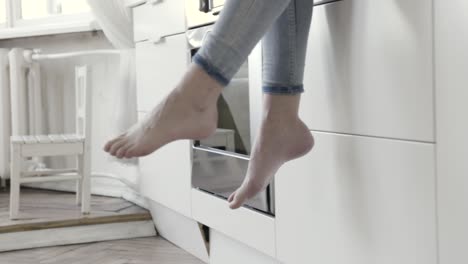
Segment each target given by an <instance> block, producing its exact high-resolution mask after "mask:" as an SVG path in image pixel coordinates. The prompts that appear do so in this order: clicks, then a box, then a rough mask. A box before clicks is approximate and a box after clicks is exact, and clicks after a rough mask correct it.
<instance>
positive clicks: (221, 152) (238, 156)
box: [193, 146, 250, 161]
mask: <svg viewBox="0 0 468 264" xmlns="http://www.w3.org/2000/svg"><path fill="white" fill-rule="evenodd" d="M193 149H196V150H203V151H206V152H209V153H213V154H219V155H223V156H227V157H231V158H236V159H242V160H247V161H250V157H249V156H247V155H242V154H239V153H235V152H229V151H224V150H221V149H215V148H210V147H204V146H193Z"/></svg>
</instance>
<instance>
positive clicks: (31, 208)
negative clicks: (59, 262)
mask: <svg viewBox="0 0 468 264" xmlns="http://www.w3.org/2000/svg"><path fill="white" fill-rule="evenodd" d="M9 201H10V196H9V192H8V191H6V190H5V189H2V190H0V234H2V233H7V232H18V231H28V230H39V229H46V228H54V227H69V226H79V225H90V224H104V223H118V222H130V221H140V220H151V214H150V213H149V212H148V211H147V210H145V209H144V208H141V207H139V206H137V205H135V204H133V203H130V202H128V201H126V200H124V199H121V198H112V197H106V196H96V195H93V196H92V198H91V213H90V214H89V215H82V214H81V211H80V206H79V205H77V204H76V203H75V195H74V194H73V193H67V192H58V191H49V190H39V189H31V188H24V187H22V188H21V196H20V214H19V216H20V219H19V220H10V219H9Z"/></svg>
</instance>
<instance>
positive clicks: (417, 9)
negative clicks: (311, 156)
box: [300, 0, 434, 142]
mask: <svg viewBox="0 0 468 264" xmlns="http://www.w3.org/2000/svg"><path fill="white" fill-rule="evenodd" d="M432 37H433V34H432V1H427V0H412V1H403V0H397V1H388V0H359V1H353V0H343V1H340V2H335V3H331V4H326V5H322V6H318V7H316V8H315V10H314V15H313V20H312V25H311V32H310V37H309V44H308V47H309V49H308V53H307V61H306V70H305V81H304V84H305V90H306V91H305V93H304V94H303V96H302V102H301V109H300V114H301V116H302V117H303V119H304V120H305V122H306V124H307V125H308V126H309V127H310V129H313V130H320V131H328V132H330V131H331V132H341V133H350V134H358V135H371V136H378V137H388V138H398V139H409V140H418V141H428V142H434V105H433V99H434V96H433V82H432V81H433V77H432V76H433V69H432V68H433V63H432V60H433V55H432V54H433V40H432Z"/></svg>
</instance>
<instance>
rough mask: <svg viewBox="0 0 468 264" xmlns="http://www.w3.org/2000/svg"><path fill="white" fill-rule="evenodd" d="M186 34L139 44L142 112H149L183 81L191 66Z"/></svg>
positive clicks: (138, 71)
mask: <svg viewBox="0 0 468 264" xmlns="http://www.w3.org/2000/svg"><path fill="white" fill-rule="evenodd" d="M188 61H189V55H188V49H187V41H186V38H185V34H179V35H175V36H170V37H167V38H164V40H163V41H162V42H159V43H153V42H150V41H144V42H139V43H137V44H136V70H137V73H136V76H137V96H138V111H143V112H149V111H151V110H152V109H153V108H154V106H155V105H156V104H157V103H159V101H161V99H162V98H164V97H165V96H166V95H167V94H168V93H169V92H170V91H171V90H172V89H173V88H174V87H175V86H176V85H177V83H178V82H179V80H180V79H181V78H182V76H183V74H184V73H185V71H186V69H187V67H188Z"/></svg>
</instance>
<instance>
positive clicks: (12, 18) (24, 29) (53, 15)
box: [0, 0, 96, 39]
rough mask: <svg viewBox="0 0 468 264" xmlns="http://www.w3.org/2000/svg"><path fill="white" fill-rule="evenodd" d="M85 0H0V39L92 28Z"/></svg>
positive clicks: (92, 24)
mask: <svg viewBox="0 0 468 264" xmlns="http://www.w3.org/2000/svg"><path fill="white" fill-rule="evenodd" d="M93 22H94V17H93V16H92V14H91V8H90V6H89V5H88V2H87V0H0V28H2V29H0V39H3V38H12V37H25V36H37V35H47V34H58V33H68V32H79V31H88V30H94V29H96V27H95V24H94V23H93Z"/></svg>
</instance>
